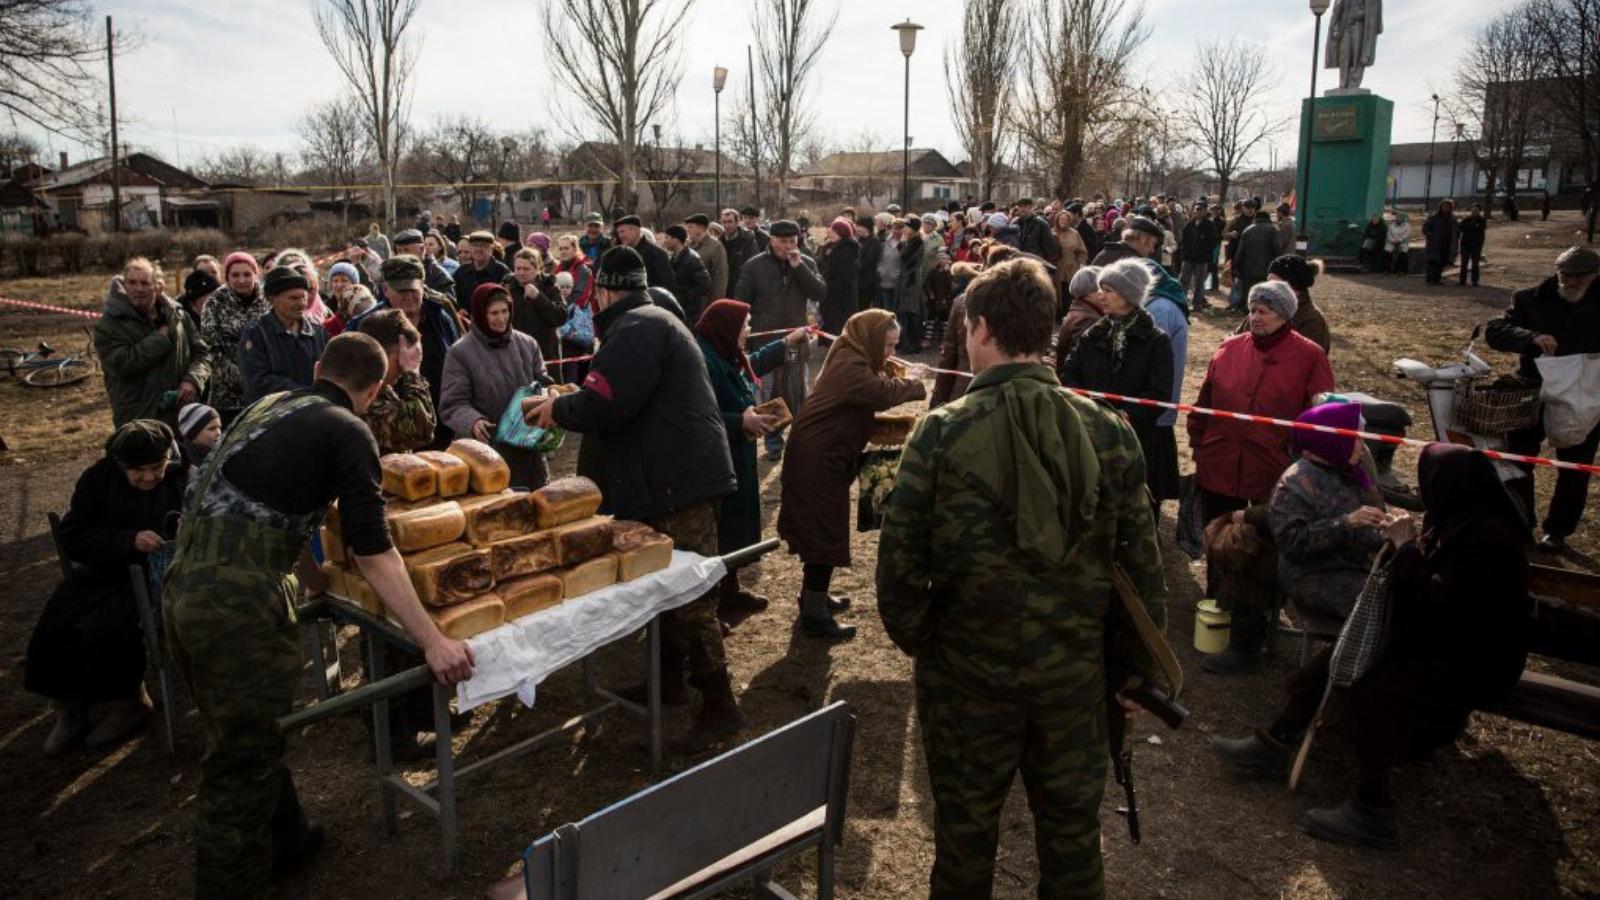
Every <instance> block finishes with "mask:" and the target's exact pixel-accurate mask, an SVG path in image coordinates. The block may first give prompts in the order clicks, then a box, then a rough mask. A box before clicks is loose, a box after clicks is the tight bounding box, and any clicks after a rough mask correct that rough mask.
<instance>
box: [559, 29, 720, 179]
mask: <svg viewBox="0 0 1600 900" xmlns="http://www.w3.org/2000/svg"><path fill="white" fill-rule="evenodd" d="M694 3H695V0H543V4H544V7H543V8H544V18H545V23H546V24H545V34H546V37H547V38H548V40H546V41H545V42H544V46H545V47H546V48H547V49H548V50H549V61H550V75H551V78H552V80H554V81H555V82H556V83H558V84H560V85H561V86H562V87H563V88H565V90H564V91H563V92H562V93H563V95H564V96H570V97H572V98H574V99H575V100H576V102H577V103H578V104H579V105H580V108H579V109H574V110H570V112H571V113H572V115H569V116H568V117H567V120H568V121H570V122H574V123H576V125H575V127H576V128H578V129H583V128H584V127H585V125H587V124H590V123H592V124H593V125H594V127H596V128H598V129H599V130H600V131H601V132H602V133H603V134H604V135H605V136H606V137H607V138H609V139H610V140H611V141H612V142H613V143H615V144H616V146H617V158H618V159H619V160H620V161H621V166H622V169H621V172H620V173H619V175H620V178H621V181H622V184H621V195H622V199H623V201H624V202H626V203H629V204H632V203H633V202H635V200H636V199H637V196H636V192H635V187H634V184H635V181H636V180H637V172H638V166H639V163H638V148H639V145H640V144H642V143H643V142H644V134H645V130H646V129H647V128H649V127H650V125H651V123H652V122H655V121H657V120H658V117H659V116H661V115H662V113H663V112H664V111H665V110H666V108H667V105H668V104H669V103H670V102H671V101H672V97H673V95H674V94H676V93H677V91H678V82H679V81H681V80H682V78H683V70H682V67H681V66H680V65H679V55H680V53H679V51H680V49H681V47H682V41H683V35H684V28H683V23H684V22H685V21H686V20H687V19H688V17H689V12H690V11H691V10H692V9H693V7H694ZM587 136H588V135H581V134H580V135H574V137H576V138H580V139H581V138H584V137H587Z"/></svg>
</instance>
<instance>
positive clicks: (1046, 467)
mask: <svg viewBox="0 0 1600 900" xmlns="http://www.w3.org/2000/svg"><path fill="white" fill-rule="evenodd" d="M966 296H967V327H968V332H967V347H968V350H969V352H970V354H971V359H972V364H973V368H974V370H975V371H976V372H977V373H978V374H977V377H976V378H975V379H974V380H973V382H972V385H971V387H970V388H969V390H968V393H967V394H966V396H965V397H963V398H962V399H960V400H957V401H956V402H954V403H951V404H949V405H946V406H943V407H941V408H939V409H937V410H934V411H933V412H931V413H929V414H928V415H927V416H926V417H925V418H924V419H923V420H922V422H921V423H920V425H919V426H918V427H917V429H916V431H915V433H914V434H913V435H912V436H911V438H910V440H909V442H908V443H907V444H906V448H905V451H904V454H903V456H902V458H901V462H900V469H899V474H898V476H897V478H896V481H895V487H894V491H893V493H892V494H891V495H890V498H889V502H888V506H887V509H886V511H885V514H884V520H883V531H882V536H881V538H880V541H879V547H878V569H877V588H878V608H879V612H880V614H881V615H882V617H883V622H884V626H885V628H886V629H887V631H888V633H889V636H890V638H891V639H893V640H894V642H895V644H896V645H897V646H899V647H900V649H901V650H903V651H905V652H906V653H907V654H910V655H911V656H913V657H914V658H915V660H916V669H915V684H916V700H917V714H918V717H919V719H920V721H921V729H922V742H923V750H924V752H925V754H926V757H927V762H928V775H929V780H930V781H931V783H932V787H933V797H934V803H935V810H934V840H935V845H936V858H935V862H934V868H933V875H932V882H931V889H930V891H929V896H931V897H934V898H962V900H972V898H983V897H988V896H990V892H991V887H992V884H991V883H992V880H993V876H994V860H995V849H996V845H997V841H998V834H999V818H1000V810H1001V807H1002V806H1003V805H1004V803H1005V799H1006V795H1007V793H1008V792H1009V789H1010V786H1011V782H1012V779H1013V778H1014V777H1015V775H1016V773H1017V772H1018V770H1020V771H1021V773H1022V780H1023V784H1024V785H1025V786H1026V788H1027V792H1028V803H1029V807H1030V808H1031V809H1032V811H1033V815H1034V827H1035V842H1036V844H1037V848H1038V856H1039V868H1040V883H1039V896H1040V897H1042V898H1079V897H1090V898H1094V897H1101V896H1103V894H1104V881H1103V874H1102V868H1101V859H1100V823H1099V809H1100V800H1101V794H1102V793H1103V791H1104V785H1105V770H1106V732H1107V725H1106V687H1107V683H1108V675H1107V670H1108V668H1109V669H1113V670H1115V671H1118V672H1128V671H1131V672H1134V673H1138V674H1140V675H1144V676H1146V677H1151V676H1153V675H1154V673H1155V672H1156V671H1157V670H1156V669H1155V666H1154V663H1153V661H1152V660H1151V659H1150V658H1149V657H1148V654H1146V653H1145V652H1144V650H1143V648H1142V647H1141V646H1139V645H1138V644H1137V639H1136V638H1133V637H1130V638H1129V640H1130V641H1131V644H1125V643H1124V642H1122V641H1120V640H1119V641H1118V642H1117V644H1116V646H1114V647H1113V648H1112V649H1111V650H1109V651H1107V649H1106V648H1105V647H1104V645H1103V640H1104V635H1105V620H1106V617H1107V616H1108V615H1116V614H1117V610H1120V606H1119V605H1118V604H1117V600H1116V599H1115V596H1114V595H1113V593H1112V590H1113V589H1112V583H1111V566H1112V563H1113V561H1116V562H1120V563H1121V564H1122V565H1123V567H1124V568H1126V569H1127V570H1128V571H1129V572H1130V573H1132V577H1133V578H1134V581H1135V582H1136V584H1137V586H1138V587H1139V589H1140V593H1141V595H1142V596H1143V597H1144V598H1145V601H1146V603H1147V604H1148V605H1149V607H1150V613H1151V615H1152V617H1154V618H1155V620H1156V621H1157V622H1164V620H1165V615H1164V611H1163V607H1162V605H1161V603H1160V600H1161V598H1162V596H1163V595H1164V593H1165V586H1164V585H1163V583H1162V578H1161V564H1160V555H1159V551H1158V549H1157V547H1156V538H1155V526H1154V523H1153V521H1152V520H1151V517H1150V506H1149V501H1148V498H1147V491H1146V489H1145V482H1144V460H1143V457H1142V456H1141V454H1140V450H1139V442H1138V439H1137V438H1136V437H1135V436H1134V433H1133V429H1132V427H1131V426H1129V425H1128V424H1127V422H1126V421H1124V420H1123V419H1122V418H1121V417H1120V416H1119V415H1118V414H1117V413H1116V412H1115V411H1114V410H1111V409H1109V408H1105V407H1102V406H1100V405H1098V404H1096V403H1094V402H1092V401H1089V400H1086V399H1083V398H1081V397H1078V396H1076V395H1073V394H1071V393H1069V392H1068V391H1066V390H1064V389H1063V388H1061V387H1060V386H1059V382H1058V381H1057V380H1056V377H1055V373H1054V372H1052V371H1051V370H1050V369H1049V368H1048V367H1046V366H1045V365H1044V364H1043V362H1042V358H1041V354H1042V353H1043V351H1044V349H1045V347H1046V345H1047V344H1048V342H1049V339H1050V332H1051V325H1052V323H1053V320H1054V309H1055V293H1054V290H1053V287H1052V285H1051V282H1050V281H1049V278H1048V276H1047V275H1046V274H1045V270H1044V268H1043V267H1042V266H1041V265H1040V264H1039V263H1038V262H1036V261H1033V260H1028V259H1022V260H1016V261H1013V262H1008V263H1004V264H1002V265H1000V266H998V267H995V268H993V269H990V270H989V271H987V272H985V273H984V274H983V275H980V276H979V277H978V279H977V280H975V281H974V282H973V283H972V285H971V286H970V287H969V288H968V289H967V294H966ZM1131 632H1132V629H1122V630H1121V631H1120V632H1119V634H1129V635H1131ZM1108 653H1109V656H1110V657H1111V658H1108ZM1111 677H1112V678H1113V679H1114V680H1115V681H1114V683H1115V684H1116V685H1117V686H1128V681H1127V679H1126V678H1125V677H1124V676H1122V675H1116V676H1111Z"/></svg>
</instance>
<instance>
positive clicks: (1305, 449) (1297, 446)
mask: <svg viewBox="0 0 1600 900" xmlns="http://www.w3.org/2000/svg"><path fill="white" fill-rule="evenodd" d="M1295 421H1296V422H1301V423H1304V424H1307V425H1324V426H1327V427H1329V428H1348V429H1350V430H1351V431H1361V430H1362V429H1363V428H1364V427H1365V425H1366V423H1365V422H1364V421H1362V418H1361V405H1360V404H1359V403H1349V402H1339V403H1324V404H1322V405H1321V406H1313V407H1311V408H1310V409H1308V410H1306V411H1305V412H1303V413H1301V414H1300V415H1299V416H1297V417H1295ZM1357 440H1359V439H1358V438H1353V437H1350V436H1348V435H1343V434H1329V433H1327V432H1325V431H1300V430H1298V429H1296V430H1295V431H1292V432H1290V433H1289V450H1290V452H1291V453H1313V454H1316V456H1317V457H1318V458H1319V459H1321V460H1322V463H1323V464H1324V465H1326V466H1327V467H1328V468H1330V469H1333V470H1334V471H1336V472H1339V473H1342V474H1344V475H1346V476H1347V477H1349V478H1350V479H1351V480H1352V481H1354V482H1355V483H1356V486H1357V487H1358V488H1360V489H1361V493H1363V494H1367V493H1370V492H1371V491H1372V490H1373V483H1372V477H1371V476H1369V475H1368V474H1367V470H1366V468H1365V467H1364V466H1362V465H1361V463H1359V462H1355V463H1352V462H1350V455H1351V454H1353V453H1355V451H1356V441H1357Z"/></svg>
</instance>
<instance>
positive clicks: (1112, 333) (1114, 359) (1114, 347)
mask: <svg viewBox="0 0 1600 900" xmlns="http://www.w3.org/2000/svg"><path fill="white" fill-rule="evenodd" d="M1137 313H1138V311H1137V310H1134V311H1132V312H1129V313H1128V314H1127V315H1123V316H1106V319H1105V321H1106V323H1107V325H1108V326H1109V327H1108V329H1107V331H1108V332H1109V333H1108V334H1107V335H1106V339H1107V340H1108V341H1110V343H1111V371H1112V372H1113V373H1115V372H1120V371H1122V357H1123V354H1125V353H1126V352H1127V350H1128V332H1129V331H1131V330H1132V329H1133V323H1134V322H1136V321H1138V319H1139V316H1138V314H1137Z"/></svg>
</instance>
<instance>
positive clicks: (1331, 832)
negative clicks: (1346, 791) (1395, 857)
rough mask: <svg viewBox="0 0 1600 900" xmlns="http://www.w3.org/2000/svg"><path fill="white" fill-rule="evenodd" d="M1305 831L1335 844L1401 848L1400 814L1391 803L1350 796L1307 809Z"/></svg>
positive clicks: (1385, 848)
mask: <svg viewBox="0 0 1600 900" xmlns="http://www.w3.org/2000/svg"><path fill="white" fill-rule="evenodd" d="M1301 824H1302V825H1303V826H1304V827H1305V830H1306V834H1309V835H1311V836H1312V837H1314V838H1317V839H1318V840H1323V841H1328V842H1330V843H1334V844H1357V845H1363V846H1367V847H1377V848H1378V849H1380V850H1399V849H1400V817H1399V816H1398V815H1397V814H1396V813H1395V808H1394V806H1392V805H1391V806H1368V805H1367V804H1365V803H1362V802H1361V801H1360V800H1358V799H1356V798H1355V797H1351V798H1350V799H1348V800H1346V801H1345V802H1344V803H1342V804H1340V805H1339V806H1335V807H1329V808H1327V809H1310V810H1306V815H1305V819H1304V820H1302V822H1301Z"/></svg>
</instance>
